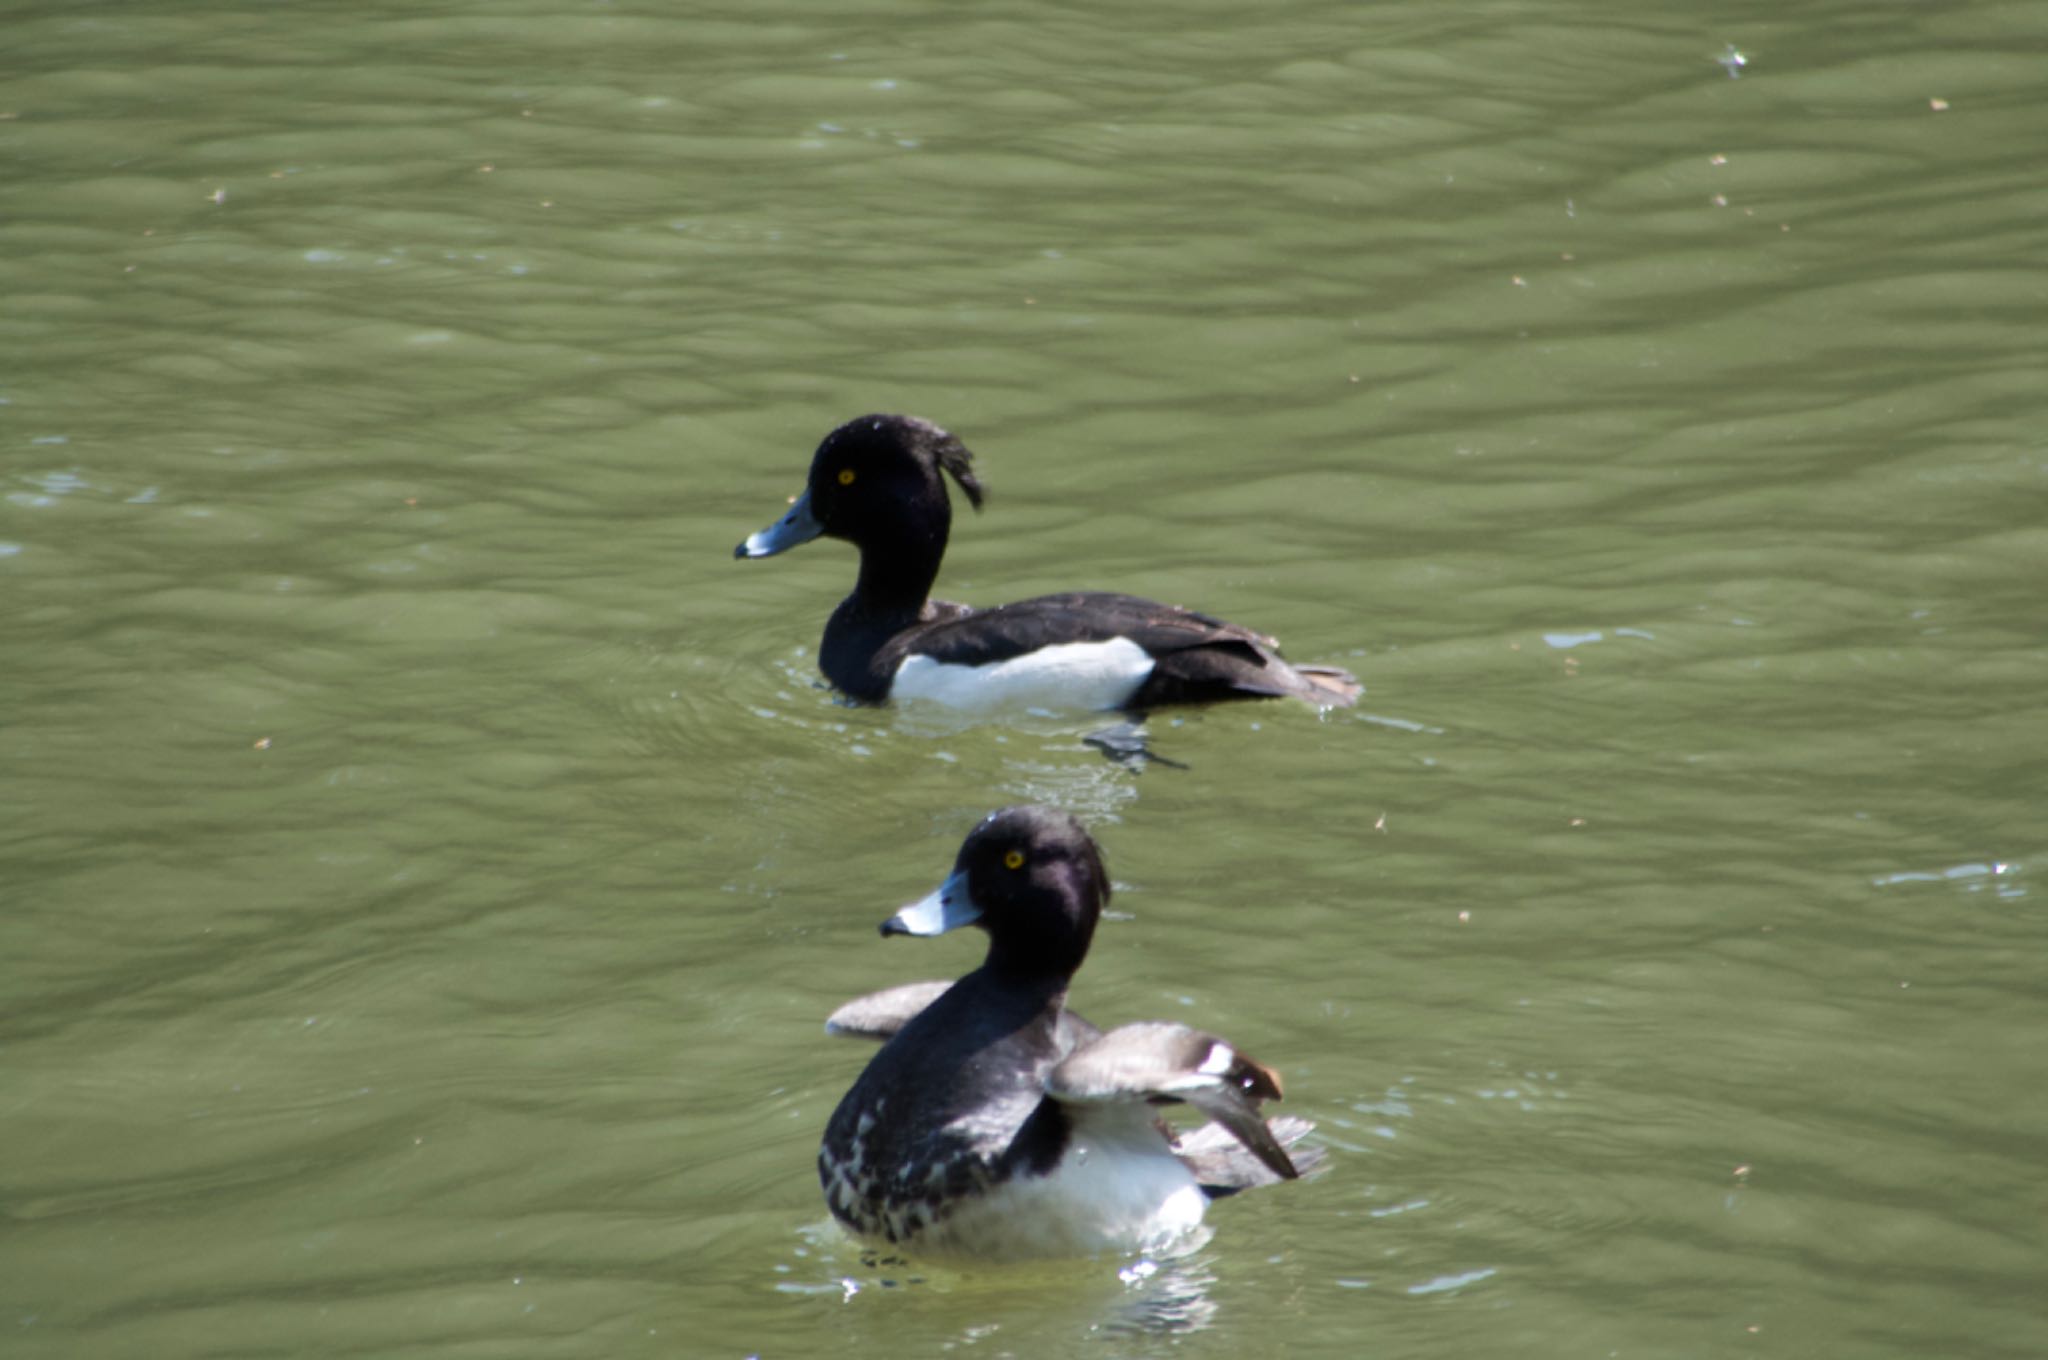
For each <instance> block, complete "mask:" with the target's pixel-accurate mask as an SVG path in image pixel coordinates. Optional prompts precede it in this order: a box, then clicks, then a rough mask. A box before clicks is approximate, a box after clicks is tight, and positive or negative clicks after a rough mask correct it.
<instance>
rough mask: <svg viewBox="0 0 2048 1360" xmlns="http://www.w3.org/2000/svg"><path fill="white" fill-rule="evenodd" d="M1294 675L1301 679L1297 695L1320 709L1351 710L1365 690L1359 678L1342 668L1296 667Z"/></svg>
mask: <svg viewBox="0 0 2048 1360" xmlns="http://www.w3.org/2000/svg"><path fill="white" fill-rule="evenodd" d="M1294 673H1295V674H1296V675H1298V676H1300V677H1301V688H1300V689H1298V690H1296V691H1295V693H1296V694H1298V695H1299V696H1300V697H1301V698H1303V699H1306V700H1307V701H1308V702H1309V703H1312V704H1314V705H1315V706H1316V707H1318V708H1349V707H1351V706H1352V705H1353V704H1355V703H1357V702H1358V696H1359V695H1360V694H1361V693H1363V692H1364V689H1365V687H1364V686H1363V685H1361V684H1359V683H1358V677H1357V676H1355V675H1353V674H1352V673H1351V672H1350V671H1347V670H1345V669H1343V668H1342V667H1340V666H1296V667H1295V668H1294Z"/></svg>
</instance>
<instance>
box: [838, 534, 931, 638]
mask: <svg viewBox="0 0 2048 1360" xmlns="http://www.w3.org/2000/svg"><path fill="white" fill-rule="evenodd" d="M945 555H946V528H945V526H944V525H943V524H942V525H940V526H938V528H937V529H936V531H934V532H933V533H931V534H929V535H928V536H919V537H915V538H909V537H906V538H895V539H892V541H891V542H890V543H889V544H888V545H887V547H886V548H869V547H867V546H865V545H863V546H862V547H861V550H860V579H859V580H857V581H855V582H854V586H853V594H851V595H849V596H847V597H846V603H845V604H843V605H841V606H840V608H841V609H842V610H843V611H846V612H848V613H850V614H852V615H854V616H856V617H858V618H861V619H863V620H868V621H886V622H892V623H911V622H914V621H916V620H917V619H918V618H919V617H921V616H922V615H923V613H924V607H925V602H926V601H927V600H929V599H930V598H931V593H932V582H934V581H936V580H938V579H939V562H940V560H941V559H942V558H944V557H945Z"/></svg>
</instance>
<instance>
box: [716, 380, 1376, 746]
mask: <svg viewBox="0 0 2048 1360" xmlns="http://www.w3.org/2000/svg"><path fill="white" fill-rule="evenodd" d="M942 474H944V475H950V476H951V477H952V478H953V480H954V481H956V482H958V483H959V484H960V489H961V490H962V491H963V492H965V493H966V495H967V500H968V503H969V504H971V505H973V506H974V507H975V509H977V510H979V509H980V508H981V503H982V499H983V494H984V493H983V490H982V485H981V482H980V480H979V479H978V478H977V477H976V476H975V473H974V467H973V455H972V454H970V453H969V452H968V451H967V448H966V446H965V445H963V444H962V443H961V442H960V441H959V440H958V439H957V438H955V437H954V436H953V435H951V434H949V433H948V432H946V431H945V430H943V429H940V428H939V427H938V426H937V425H934V424H932V423H931V422H930V421H927V420H919V419H918V418H916V417H915V416H905V415H870V416H862V417H861V418H860V419H858V420H850V421H848V422H847V423H846V424H844V425H841V426H840V427H839V428H838V429H836V430H834V431H832V433H831V434H829V435H827V436H825V440H824V442H823V443H821V444H820V445H819V446H818V451H817V454H816V456H815V457H813V458H812V460H811V471H810V477H809V480H808V481H807V483H806V485H805V487H804V490H803V492H802V494H800V495H799V496H798V497H797V498H796V500H795V501H794V502H792V504H791V508H790V511H789V513H788V514H786V515H784V516H783V517H782V518H781V519H779V520H777V521H775V523H773V524H771V525H769V526H768V527H767V528H766V529H763V530H761V531H760V532H759V533H757V534H753V535H750V536H749V537H748V538H747V539H746V540H745V541H744V542H742V543H741V544H740V545H739V547H738V548H737V549H735V550H734V553H733V555H734V556H735V557H742V558H751V557H773V556H775V555H776V554H777V553H781V552H786V551H788V550H789V549H791V548H794V547H796V546H798V545H799V544H803V543H808V542H810V541H811V540H812V539H814V538H818V537H820V536H824V537H828V538H842V539H845V540H847V541H848V542H850V543H852V544H853V545H854V546H855V547H857V548H858V549H860V576H859V579H858V580H857V581H856V582H855V583H854V588H853V593H852V594H851V595H849V596H847V597H846V599H845V600H843V601H841V603H840V605H839V607H838V608H837V609H835V610H833V611H832V617H831V619H830V620H829V621H828V622H827V623H826V625H825V639H824V643H823V645H822V646H821V647H820V649H819V653H818V662H819V665H820V667H821V668H822V669H823V670H824V672H825V678H826V679H827V680H829V681H831V682H832V684H833V685H834V686H835V687H836V688H838V689H839V690H840V691H841V692H842V693H844V694H845V695H846V696H847V697H849V698H851V699H854V700H857V701H859V702H862V703H881V702H883V701H885V700H888V699H892V698H893V699H929V700H936V701H938V702H939V703H942V704H945V705H947V706H949V707H953V708H960V709H988V708H995V707H1011V706H1014V707H1037V708H1052V709H1121V710H1124V711H1125V712H1128V713H1143V712H1144V711H1145V710H1147V709H1152V708H1157V707H1160V706H1162V705H1168V704H1191V703H1213V702H1217V701H1221V700H1228V699H1277V698H1295V699H1300V700H1302V701H1304V702H1306V703H1310V704H1314V705H1316V706H1317V707H1319V708H1333V707H1345V706H1349V705H1351V704H1353V703H1355V702H1357V699H1358V694H1359V685H1358V681H1357V680H1356V679H1355V678H1354V677H1353V676H1352V675H1351V674H1350V672H1348V671H1345V670H1341V669H1339V668H1337V667H1335V666H1293V665H1289V664H1288V663H1287V662H1286V661H1284V660H1282V659H1281V656H1280V651H1279V644H1278V643H1277V642H1276V641H1274V639H1272V638H1270V637H1268V636H1266V635H1265V634H1263V633H1257V632H1254V631H1252V630H1251V629H1249V628H1243V627H1240V626H1238V625H1237V624H1234V623H1226V622H1224V621H1223V620H1222V619H1217V618H1211V617H1210V616H1209V615H1207V614H1198V613H1196V612H1195V611H1193V610H1191V609H1183V608H1181V607H1180V606H1178V605H1169V604H1161V603H1159V602H1158V601H1156V600H1146V599H1140V598H1138V597H1137V596H1135V595H1118V594H1111V593H1105V592H1099V591H1085V592H1080V593H1075V594H1067V595H1042V596H1038V597H1036V598H1034V599H1028V600H1019V601H1018V602H1016V603H1015V604H1006V605H1001V606H998V607H995V608H991V609H975V608H972V607H970V606H968V605H964V604H953V603H949V602H946V601H943V600H934V599H932V598H931V588H932V583H933V582H934V581H935V580H937V579H938V574H939V563H940V561H941V559H943V558H944V556H945V553H946V540H947V536H948V534H949V533H950V532H951V529H952V523H953V508H952V501H951V500H950V498H949V497H948V496H947V494H946V484H945V479H944V475H942Z"/></svg>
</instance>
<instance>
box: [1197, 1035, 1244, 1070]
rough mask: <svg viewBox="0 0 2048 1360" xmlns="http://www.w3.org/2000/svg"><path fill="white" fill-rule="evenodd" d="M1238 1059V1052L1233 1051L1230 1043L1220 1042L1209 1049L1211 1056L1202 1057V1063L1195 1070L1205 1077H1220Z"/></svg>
mask: <svg viewBox="0 0 2048 1360" xmlns="http://www.w3.org/2000/svg"><path fill="white" fill-rule="evenodd" d="M1236 1061H1237V1054H1235V1053H1233V1052H1232V1051H1231V1048H1230V1045H1229V1044H1221V1043H1219V1044H1217V1045H1216V1046H1215V1047H1214V1048H1211V1049H1210V1050H1209V1056H1208V1057H1206V1058H1204V1059H1202V1065H1201V1066H1200V1067H1197V1068H1196V1069H1195V1070H1196V1071H1197V1072H1200V1073H1201V1074H1202V1075H1203V1076H1205V1077H1220V1076H1222V1075H1223V1074H1224V1073H1225V1072H1228V1071H1229V1070H1230V1065H1231V1064H1232V1063H1234V1062H1236Z"/></svg>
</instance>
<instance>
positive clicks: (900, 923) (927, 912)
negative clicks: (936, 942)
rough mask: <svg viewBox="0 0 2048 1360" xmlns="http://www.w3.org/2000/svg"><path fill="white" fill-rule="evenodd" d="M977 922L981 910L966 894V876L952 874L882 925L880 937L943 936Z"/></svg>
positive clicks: (957, 872)
mask: <svg viewBox="0 0 2048 1360" xmlns="http://www.w3.org/2000/svg"><path fill="white" fill-rule="evenodd" d="M980 919H981V908H980V907H977V906H975V905H974V899H973V898H972V897H970V896H968V894H967V875H966V873H965V872H964V871H955V872H954V873H953V875H952V876H951V877H949V878H948V879H947V880H946V881H945V882H944V883H941V884H940V885H939V888H938V891H937V892H935V893H933V894H931V896H929V897H924V898H920V899H918V900H917V901H915V902H912V903H911V904H910V905H909V906H907V907H905V908H904V909H903V910H901V911H899V912H897V913H896V914H895V915H894V916H891V917H890V918H889V919H888V920H886V921H884V922H882V933H883V934H884V935H943V934H945V933H946V932H947V931H949V930H957V929H959V928H960V927H961V926H965V925H972V924H973V923H974V922H976V921H979V920H980Z"/></svg>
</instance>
